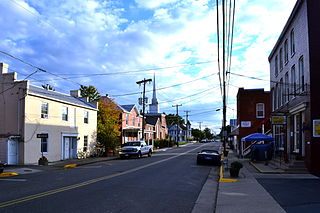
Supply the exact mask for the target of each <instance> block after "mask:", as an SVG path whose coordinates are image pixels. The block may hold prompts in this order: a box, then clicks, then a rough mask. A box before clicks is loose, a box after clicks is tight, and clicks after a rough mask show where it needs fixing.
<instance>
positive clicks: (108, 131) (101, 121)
mask: <svg viewBox="0 0 320 213" xmlns="http://www.w3.org/2000/svg"><path fill="white" fill-rule="evenodd" d="M120 116H121V111H120V110H119V109H118V108H117V104H115V103H114V102H113V101H112V100H110V99H108V98H102V99H100V100H99V111H98V116H97V122H98V134H97V138H98V144H99V145H101V146H103V147H104V149H105V151H108V150H114V149H115V148H116V147H117V146H120V138H119V137H120V136H121V131H120V128H121V119H120Z"/></svg>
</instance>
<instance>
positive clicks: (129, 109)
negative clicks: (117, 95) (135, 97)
mask: <svg viewBox="0 0 320 213" xmlns="http://www.w3.org/2000/svg"><path fill="white" fill-rule="evenodd" d="M120 106H121V107H122V108H123V109H125V110H126V111H128V112H131V110H132V109H133V107H134V106H135V105H134V104H129V105H120Z"/></svg>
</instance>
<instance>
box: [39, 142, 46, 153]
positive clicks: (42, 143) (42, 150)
mask: <svg viewBox="0 0 320 213" xmlns="http://www.w3.org/2000/svg"><path fill="white" fill-rule="evenodd" d="M40 149H41V153H47V152H48V138H41V148H40Z"/></svg>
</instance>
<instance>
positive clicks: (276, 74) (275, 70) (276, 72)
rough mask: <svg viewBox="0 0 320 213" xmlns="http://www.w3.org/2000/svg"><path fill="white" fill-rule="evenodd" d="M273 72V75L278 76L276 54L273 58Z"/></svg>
mask: <svg viewBox="0 0 320 213" xmlns="http://www.w3.org/2000/svg"><path fill="white" fill-rule="evenodd" d="M274 74H275V76H278V74H279V69H278V55H276V56H275V59H274Z"/></svg>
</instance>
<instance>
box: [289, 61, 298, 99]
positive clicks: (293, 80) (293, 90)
mask: <svg viewBox="0 0 320 213" xmlns="http://www.w3.org/2000/svg"><path fill="white" fill-rule="evenodd" d="M290 83H291V93H292V97H291V99H293V98H294V97H296V91H297V86H296V66H295V64H294V65H292V67H291V81H290Z"/></svg>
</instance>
